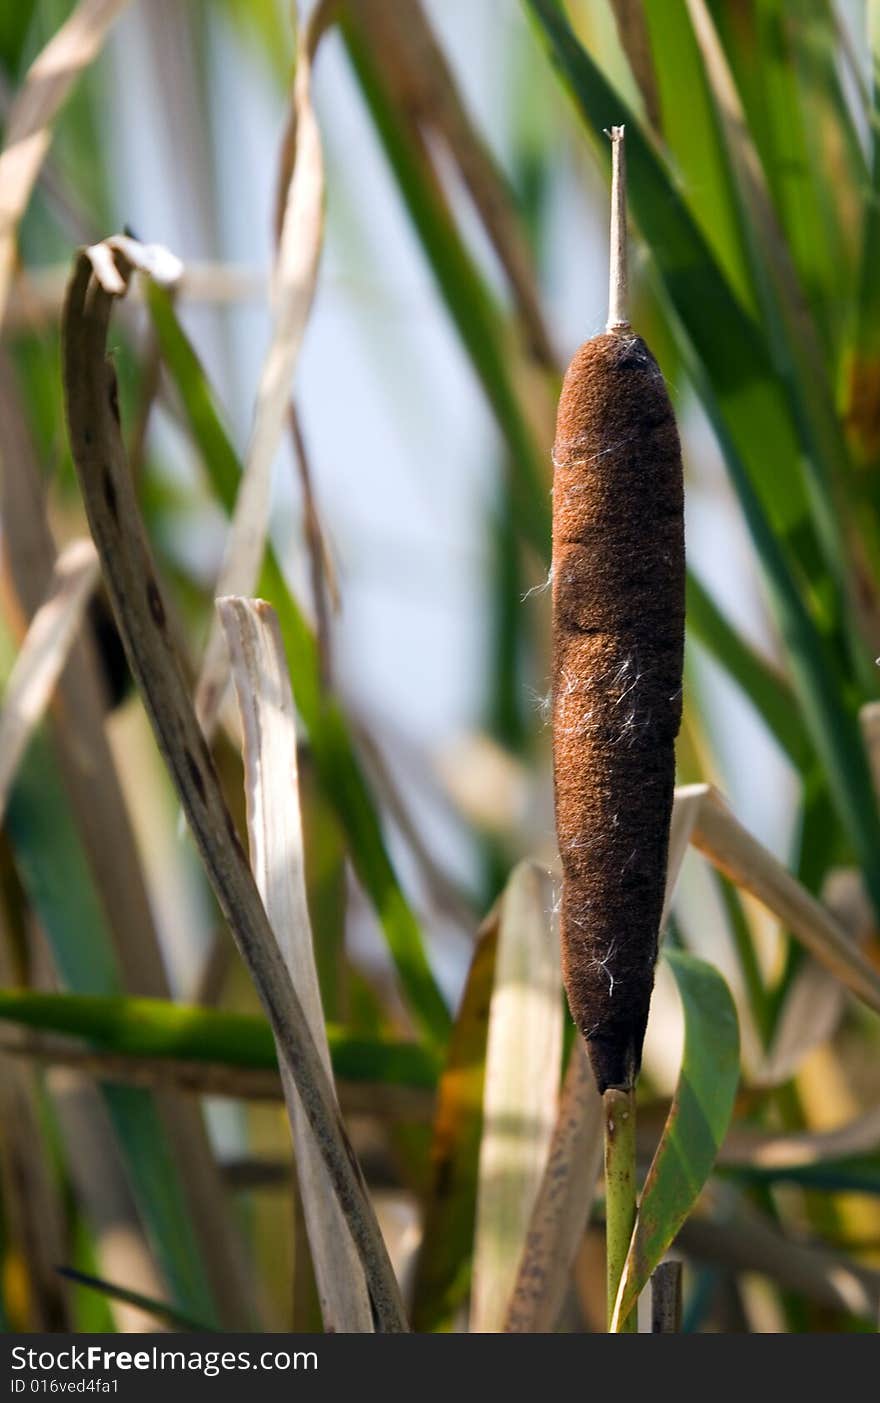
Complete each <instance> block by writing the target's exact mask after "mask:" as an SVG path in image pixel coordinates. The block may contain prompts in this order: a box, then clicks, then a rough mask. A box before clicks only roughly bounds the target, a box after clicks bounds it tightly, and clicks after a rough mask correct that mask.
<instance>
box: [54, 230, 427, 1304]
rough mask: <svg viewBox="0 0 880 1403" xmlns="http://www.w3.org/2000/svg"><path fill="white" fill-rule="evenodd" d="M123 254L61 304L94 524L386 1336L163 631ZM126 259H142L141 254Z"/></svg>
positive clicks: (329, 1128)
mask: <svg viewBox="0 0 880 1403" xmlns="http://www.w3.org/2000/svg"><path fill="white" fill-rule="evenodd" d="M125 248H126V245H122V246H120V245H119V243H118V242H117V243H116V244H115V245H113V244H109V243H108V244H105V245H103V246H102V247H101V249H100V256H99V253H98V251H91V252H85V253H82V254H80V256H79V257H78V259H77V261H76V263H75V265H74V271H73V275H72V277H71V283H70V289H69V293H68V299H67V302H66V304H65V316H64V323H63V326H64V358H63V362H64V384H65V397H66V408H67V415H68V427H69V433H70V440H71V447H72V450H73V455H74V462H75V465H76V469H77V474H78V479H79V483H80V488H81V491H82V494H83V499H84V502H85V506H86V511H87V514H88V518H89V525H90V527H91V530H92V535H93V537H94V539H95V543H96V545H97V547H98V552H99V554H100V556H101V564H102V568H103V571H104V576H105V580H106V584H107V588H108V592H109V594H110V597H111V601H112V603H113V607H114V612H115V615H116V621H117V625H118V627H119V628H120V630H121V632H122V634H123V638H124V641H125V646H126V651H127V654H128V658H129V662H130V664H131V666H132V669H133V671H134V674H135V676H136V678H137V681H138V684H139V686H140V689H141V693H142V696H143V698H144V701H145V703H146V706H147V712H148V715H149V718H150V721H151V723H152V726H153V729H154V733H155V735H156V739H157V741H158V742H159V744H160V746H161V748H162V753H163V755H164V757H165V760H166V763H167V765H168V768H169V772H170V774H171V776H172V778H173V780H174V783H175V785H176V788H177V791H178V794H179V796H180V799H181V802H182V805H183V808H184V812H185V813H186V816H187V819H188V820H189V824H190V827H191V830H192V832H193V836H194V837H195V839H196V843H197V846H198V848H199V852H200V855H201V857H202V861H203V863H204V866H205V871H206V874H207V876H208V878H209V880H210V881H211V884H212V886H213V888H214V892H215V894H216V896H217V899H218V901H219V903H220V907H221V910H222V911H223V913H224V915H225V916H226V919H227V920H228V922H229V925H230V928H231V931H232V933H233V935H234V937H235V939H236V943H237V945H238V948H239V951H240V953H241V955H242V958H243V959H244V961H245V963H246V965H247V967H248V969H249V972H250V974H251V977H252V978H253V981H254V984H255V986H256V989H257V992H258V994H259V996H260V998H261V1000H262V1002H263V1004H264V1007H265V1009H266V1011H267V1013H268V1015H269V1016H270V1018H271V1020H272V1025H273V1030H274V1032H275V1035H276V1038H277V1040H278V1046H279V1051H280V1053H281V1054H282V1055H283V1058H284V1060H285V1062H286V1063H287V1065H288V1068H289V1070H290V1072H291V1075H292V1076H293V1077H294V1079H295V1081H296V1086H297V1090H298V1091H299V1094H300V1096H301V1098H302V1101H303V1105H304V1107H305V1108H306V1111H307V1114H308V1118H309V1124H310V1125H311V1127H312V1130H313V1131H314V1134H315V1138H316V1140H317V1141H318V1143H319V1144H320V1146H321V1151H322V1154H323V1156H324V1160H325V1164H326V1166H327V1170H328V1174H329V1176H330V1178H331V1181H332V1183H333V1186H334V1189H335V1191H336V1194H337V1197H338V1199H339V1203H340V1206H341V1208H342V1210H343V1212H344V1213H345V1216H346V1220H347V1221H348V1223H349V1227H350V1230H351V1233H352V1237H353V1238H354V1240H355V1242H356V1244H357V1247H358V1251H359V1254H360V1257H361V1261H362V1263H363V1266H364V1273H365V1276H366V1277H367V1279H368V1281H369V1283H370V1293H371V1296H372V1299H373V1305H374V1308H375V1313H376V1321H377V1324H378V1325H379V1327H380V1328H382V1329H384V1330H391V1331H397V1330H401V1329H405V1328H406V1325H405V1317H404V1314H403V1309H402V1305H401V1302H400V1295H399V1291H398V1288H397V1283H396V1281H395V1278H394V1274H393V1271H392V1269H391V1264H390V1262H389V1260H388V1255H387V1251H386V1248H385V1243H384V1241H383V1239H382V1235H381V1233H380V1231H379V1227H378V1224H377V1222H376V1219H375V1214H374V1212H373V1209H372V1206H371V1204H370V1202H369V1200H368V1199H367V1197H366V1194H365V1193H364V1189H363V1180H362V1178H361V1176H360V1172H359V1170H358V1168H357V1165H356V1161H355V1159H354V1155H353V1151H352V1149H351V1146H350V1145H349V1143H348V1139H347V1136H346V1133H345V1128H344V1126H343V1125H342V1122H341V1119H340V1116H339V1111H338V1107H337V1105H336V1102H335V1099H334V1096H333V1090H332V1086H331V1084H330V1080H329V1078H328V1076H327V1074H326V1072H325V1070H324V1067H323V1065H322V1063H321V1061H320V1058H319V1056H318V1053H317V1051H316V1049H315V1045H314V1041H313V1039H312V1037H311V1034H310V1032H309V1029H308V1025H307V1024H306V1022H305V1019H304V1015H303V1012H302V1007H301V1005H300V1002H299V999H298V998H297V995H296V991H295V989H294V988H293V985H292V984H291V982H290V977H289V975H288V973H287V970H286V968H285V965H284V962H283V960H282V958H281V955H280V952H279V951H278V948H277V946H276V944H275V940H274V936H273V934H272V931H271V927H270V926H269V922H268V920H267V918H266V912H265V908H264V907H263V904H262V902H261V900H260V896H259V893H258V891H257V889H256V886H255V883H254V880H253V877H252V875H251V872H250V868H249V867H248V865H247V860H246V859H245V857H244V853H243V851H242V848H241V845H240V843H239V841H238V837H237V834H236V830H235V826H234V824H233V822H232V818H231V816H230V814H229V810H228V809H227V807H226V803H225V800H224V797H223V792H222V790H221V787H220V783H219V780H218V777H217V772H216V770H215V769H214V765H213V762H212V760H211V755H210V752H209V751H208V748H207V745H206V743H205V740H204V737H203V735H202V733H201V730H200V728H199V725H198V722H197V720H196V717H195V713H194V711H193V707H192V704H191V702H190V700H189V695H188V692H187V686H186V682H185V680H184V676H183V671H182V667H181V663H180V660H179V657H178V656H177V653H176V651H175V647H174V643H173V640H172V638H171V636H170V634H169V630H168V627H167V616H166V611H165V606H164V604H163V602H162V596H161V592H160V590H159V585H158V583H157V581H156V570H155V563H154V561H153V558H152V554H151V551H150V548H149V545H148V542H147V538H146V534H145V532H144V529H143V525H142V522H141V519H140V514H139V511H138V507H137V502H136V499H135V495H134V489H133V485H132V482H131V479H130V476H129V473H128V465H127V462H126V458H125V448H124V445H123V442H122V436H121V429H120V423H119V419H118V417H117V414H118V411H117V408H116V397H115V396H116V379H115V372H114V371H113V369H112V367H110V366H108V365H107V361H106V353H107V334H108V329H109V321H110V315H111V311H112V307H113V301H114V299H115V297H117V296H118V295H119V293H120V291H123V292H124V290H125V279H124V278H123V275H122V272H121V269H124V270H125V271H126V273H127V274H129V275H130V271H131V267H132V262H131V259H130V258H129V257H128V256H127V254H126V252H125ZM129 252H130V253H131V254H133V255H134V256H139V255H138V254H137V250H135V249H130V250H129ZM117 260H118V262H117ZM111 261H112V268H111V266H110V264H111ZM99 270H100V272H99ZM119 284H122V286H121V288H120V286H119Z"/></svg>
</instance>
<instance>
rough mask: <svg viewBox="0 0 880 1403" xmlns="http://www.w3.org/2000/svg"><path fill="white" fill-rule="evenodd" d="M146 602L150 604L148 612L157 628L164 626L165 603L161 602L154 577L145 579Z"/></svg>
mask: <svg viewBox="0 0 880 1403" xmlns="http://www.w3.org/2000/svg"><path fill="white" fill-rule="evenodd" d="M147 603H148V604H149V606H150V613H151V614H152V616H153V623H154V624H155V625H156V627H157V628H161V629H164V627H165V605H164V604H163V603H162V596H161V594H160V593H159V586H158V585H157V584H156V581H155V580H154V579H149V580H148V581H147Z"/></svg>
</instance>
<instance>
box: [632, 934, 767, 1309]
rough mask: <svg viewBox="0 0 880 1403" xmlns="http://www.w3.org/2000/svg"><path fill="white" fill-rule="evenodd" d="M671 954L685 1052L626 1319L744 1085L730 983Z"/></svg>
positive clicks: (644, 1217) (646, 1205)
mask: <svg viewBox="0 0 880 1403" xmlns="http://www.w3.org/2000/svg"><path fill="white" fill-rule="evenodd" d="M666 958H667V960H668V961H669V964H670V967H671V969H672V972H673V974H674V975H675V979H676V983H677V984H678V991H679V994H680V996H681V1001H682V1004H683V1007H684V1018H685V1039H684V1056H683V1058H682V1064H681V1072H680V1074H679V1079H678V1086H677V1087H676V1090H675V1096H674V1098H673V1102H672V1107H671V1109H670V1112H669V1117H668V1119H667V1121H666V1125H665V1127H664V1129H663V1135H662V1137H661V1140H660V1144H659V1145H658V1147H657V1152H656V1154H655V1155H654V1159H653V1162H652V1164H651V1167H650V1169H649V1170H648V1176H647V1178H646V1180H645V1186H644V1189H643V1190H642V1194H641V1198H640V1201H639V1211H638V1217H637V1218H636V1225H635V1229H634V1231H633V1238H632V1242H631V1243H630V1248H629V1252H628V1254H627V1258H626V1262H625V1264H624V1269H623V1275H622V1277H621V1281H620V1289H619V1291H618V1296H617V1304H616V1306H615V1311H614V1315H615V1319H616V1320H625V1319H626V1318H627V1316H628V1315H629V1313H630V1311H631V1310H632V1309H633V1307H634V1306H635V1304H636V1301H637V1300H638V1298H639V1295H640V1294H641V1292H642V1290H643V1289H644V1287H645V1286H646V1285H647V1283H648V1281H649V1280H650V1277H651V1273H652V1271H653V1270H654V1268H655V1267H656V1266H657V1265H658V1264H659V1263H660V1262H661V1261H662V1259H663V1256H664V1253H665V1252H666V1251H667V1249H668V1248H669V1247H670V1246H671V1244H672V1242H673V1241H674V1240H675V1237H676V1234H677V1233H678V1230H679V1228H680V1227H681V1225H682V1223H683V1222H684V1221H685V1219H686V1218H687V1216H688V1214H689V1213H690V1211H691V1209H692V1208H693V1206H694V1204H695V1203H696V1201H697V1198H698V1196H699V1193H700V1190H701V1189H702V1187H703V1185H704V1184H705V1182H706V1180H707V1179H708V1177H709V1174H710V1172H711V1170H712V1166H713V1164H714V1162H715V1156H716V1155H717V1153H718V1150H719V1148H720V1146H721V1143H722V1141H723V1139H724V1136H725V1135H726V1134H727V1127H728V1125H729V1124H730V1117H731V1115H732V1113H733V1103H734V1098H735V1096H736V1089H737V1085H738V1083H739V1028H738V1025H737V1019H736V1009H735V1008H734V1004H733V999H732V998H731V996H730V991H729V990H728V988H727V985H726V984H725V982H724V980H723V979H722V977H721V975H720V974H719V973H718V972H717V970H715V969H713V968H712V966H711V965H707V964H705V963H704V962H703V961H702V960H698V959H696V958H695V957H694V956H693V955H689V954H687V953H685V952H684V951H681V950H669V951H667V953H666ZM612 1328H615V1327H614V1326H612Z"/></svg>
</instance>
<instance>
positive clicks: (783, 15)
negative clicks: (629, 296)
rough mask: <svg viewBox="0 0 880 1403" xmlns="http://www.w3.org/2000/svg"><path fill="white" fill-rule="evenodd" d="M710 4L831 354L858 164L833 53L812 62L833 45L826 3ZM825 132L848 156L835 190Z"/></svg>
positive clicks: (837, 326)
mask: <svg viewBox="0 0 880 1403" xmlns="http://www.w3.org/2000/svg"><path fill="white" fill-rule="evenodd" d="M823 11H824V15H823ZM715 12H716V17H717V21H718V23H719V27H720V29H721V34H722V39H723V41H724V45H725V49H726V52H727V55H728V58H729V61H730V63H731V66H732V68H733V72H734V76H735V79H736V83H737V87H738V90H739V92H740V94H741V97H742V101H743V104H744V106H745V109H746V115H747V118H748V124H749V128H750V130H751V131H752V132H753V133H754V136H755V141H756V144H757V147H758V151H759V153H760V157H761V164H762V166H763V169H764V170H765V172H766V174H767V179H768V182H769V185H770V190H771V193H772V196H773V201H774V204H775V207H776V209H777V211H778V215H779V219H780V222H781V224H782V227H783V229H784V231H785V238H786V243H787V245H788V247H789V248H790V250H791V253H792V257H793V260H794V265H795V268H796V269H797V275H798V280H799V282H800V284H801V285H802V287H803V288H804V291H805V292H806V294H807V297H808V299H809V302H810V305H811V307H812V308H813V310H814V313H815V315H816V317H817V321H818V323H819V327H820V329H821V334H822V339H823V343H824V346H825V348H826V352H827V353H829V354H830V352H831V350H832V348H833V347H834V346H835V345H836V344H837V342H838V338H839V333H840V329H841V328H840V321H839V317H840V310H841V308H842V307H843V306H845V301H846V299H845V298H843V299H842V298H840V296H839V289H840V285H841V279H845V278H846V269H847V259H846V256H845V243H844V238H843V233H842V228H841V224H842V217H841V214H840V210H841V208H842V207H844V206H845V204H846V201H847V198H848V197H850V198H851V197H852V194H853V193H854V192H853V185H854V183H855V181H857V180H858V181H859V182H860V181H861V179H862V178H863V171H859V169H858V166H861V165H862V162H861V157H860V152H859V146H858V139H857V137H856V136H855V134H854V132H853V129H852V123H851V119H850V117H849V113H848V108H847V104H846V102H845V100H844V99H843V95H842V92H841V90H840V86H839V76H838V73H837V69H836V64H835V62H834V58H833V56H831V57H829V59H828V60H827V61H821V62H817V61H816V56H817V55H818V53H819V50H820V47H821V46H822V44H823V42H824V44H825V45H826V46H828V45H829V44H830V43H833V38H832V37H831V36H830V34H826V36H825V37H824V40H823V37H822V35H821V33H820V31H821V29H822V27H823V26H825V27H826V29H827V28H828V26H827V19H828V16H829V10H828V7H827V6H826V5H825V3H824V0H807V3H805V4H803V5H801V6H799V7H798V9H797V10H796V11H795V10H793V9H792V8H791V7H789V6H786V5H784V4H782V3H781V0H759V2H758V3H756V4H754V5H752V6H750V7H749V8H748V9H747V10H746V11H745V13H744V14H742V15H741V17H740V19H739V22H736V21H735V22H733V23H730V22H729V20H728V16H727V15H726V14H725V10H724V7H717V6H716V7H715ZM822 109H825V110H824V111H823V112H822V115H823V118H824V117H825V116H826V113H827V112H829V111H830V112H831V113H832V114H833V115H832V118H831V120H830V121H829V120H827V118H826V120H824V121H822V123H821V126H820V127H819V129H818V130H817V123H816V121H815V120H814V116H815V117H816V118H818V116H819V113H820V111H821V110H822ZM829 130H833V131H834V132H835V135H836V136H837V139H838V140H840V139H841V138H842V139H843V141H844V143H845V149H846V154H847V157H849V159H848V160H847V159H844V160H843V161H840V162H838V165H837V168H836V170H835V171H834V173H833V176H834V179H835V181H836V184H837V186H838V190H837V191H836V192H835V196H836V197H832V196H831V192H830V190H829V189H828V188H827V182H828V180H829V178H830V176H831V172H830V171H829V170H828V167H827V162H826V155H827V153H826V151H825V149H824V148H825V141H824V139H823V138H824V136H825V134H826V133H827V132H828V131H829ZM854 160H855V161H856V162H857V165H854Z"/></svg>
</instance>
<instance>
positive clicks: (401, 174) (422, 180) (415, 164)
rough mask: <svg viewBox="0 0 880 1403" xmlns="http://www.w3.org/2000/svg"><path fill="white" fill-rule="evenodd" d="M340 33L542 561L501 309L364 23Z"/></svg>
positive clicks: (540, 480)
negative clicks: (502, 445) (500, 440)
mask: <svg viewBox="0 0 880 1403" xmlns="http://www.w3.org/2000/svg"><path fill="white" fill-rule="evenodd" d="M341 28H342V33H343V36H344V38H345V44H346V49H347V52H348V56H349V58H350V59H351V62H352V65H353V67H354V70H355V73H356V75H357V79H358V82H359V84H360V87H361V91H362V93H363V96H364V100H365V101H366V103H367V106H368V107H369V109H370V114H371V116H372V118H373V122H374V123H375V126H376V130H377V132H378V134H379V137H380V139H381V141H382V143H383V145H384V147H385V152H386V155H387V157H388V160H389V162H390V164H391V166H392V168H393V170H394V174H395V176H396V179H397V182H398V185H399V187H400V192H401V195H402V197H403V199H404V201H405V202H406V207H407V210H408V212H409V215H410V218H411V220H412V222H413V224H414V226H415V228H416V231H417V233H418V236H419V238H420V240H421V242H422V245H423V246H424V249H425V253H426V255H427V257H428V260H429V262H430V264H431V267H432V269H433V272H434V276H435V277H436V279H437V283H438V286H439V289H440V293H441V296H442V297H443V300H444V302H445V303H446V306H447V308H448V309H449V313H450V315H451V317H452V319H453V321H454V323H455V326H456V329H457V330H458V333H459V336H460V337H461V340H462V342H463V344H464V346H465V348H466V350H467V352H468V355H469V356H470V358H471V360H472V362H473V365H474V369H475V370H476V373H477V375H478V377H479V379H480V382H481V384H482V386H483V389H484V391H485V394H486V398H487V400H488V402H489V404H490V405H491V407H492V411H493V413H494V415H495V417H496V419H497V421H498V425H499V429H500V430H501V433H502V434H503V435H504V438H505V441H506V442H507V445H508V447H509V449H510V453H511V457H512V460H513V465H514V468H515V471H513V472H512V475H511V491H512V495H513V501H514V509H515V511H516V519H517V525H518V529H519V531H520V533H521V534H522V536H523V538H524V539H525V540H526V541H528V542H529V544H530V545H531V546H532V547H533V549H534V550H535V551H536V553H537V554H538V555H539V557H540V556H544V555H546V553H547V549H548V543H549V540H550V507H549V497H548V488H549V482H548V480H547V472H546V467H545V462H544V459H543V455H542V454H541V453H539V452H538V450H537V448H536V444H535V440H534V436H533V433H532V430H531V427H530V425H529V423H528V421H527V419H526V416H525V415H524V413H523V411H522V409H521V407H520V403H519V400H518V397H517V394H516V391H515V388H514V385H513V381H512V378H511V375H510V372H509V365H510V362H511V360H512V358H513V357H512V347H511V344H510V337H509V336H508V335H507V334H506V333H505V332H504V330H503V329H502V324H501V320H500V317H499V315H498V312H497V309H496V307H495V305H494V303H493V301H492V299H491V297H490V295H489V293H488V291H487V289H486V286H485V284H484V282H483V280H482V279H481V278H480V276H479V274H478V273H477V271H476V269H475V268H474V265H473V262H472V260H471V258H470V257H469V255H468V252H467V250H466V248H465V246H464V244H463V242H462V239H461V237H460V235H459V233H458V230H457V228H456V225H455V221H454V219H453V217H452V214H451V212H450V210H449V207H448V205H447V203H446V201H445V200H444V199H443V196H442V194H441V191H440V188H439V186H438V184H437V182H436V179H435V178H433V176H432V174H429V172H428V169H427V167H426V162H425V160H424V158H423V157H424V153H423V151H422V150H420V148H419V146H418V144H417V143H416V142H415V141H414V140H413V138H412V134H411V133H410V132H409V131H407V130H406V129H405V128H404V127H403V125H402V124H401V122H400V120H399V117H398V113H397V111H396V109H395V107H394V104H393V102H392V100H391V97H390V94H389V91H388V86H387V84H386V83H385V82H384V81H383V75H382V72H381V68H380V66H379V65H380V61H379V56H378V55H377V54H376V53H375V52H374V51H373V48H372V44H371V36H370V34H369V31H368V29H367V27H366V26H365V25H364V24H363V23H362V17H361V16H360V14H359V13H356V12H355V11H353V10H351V9H346V11H345V12H344V13H343V15H342V18H341Z"/></svg>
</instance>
